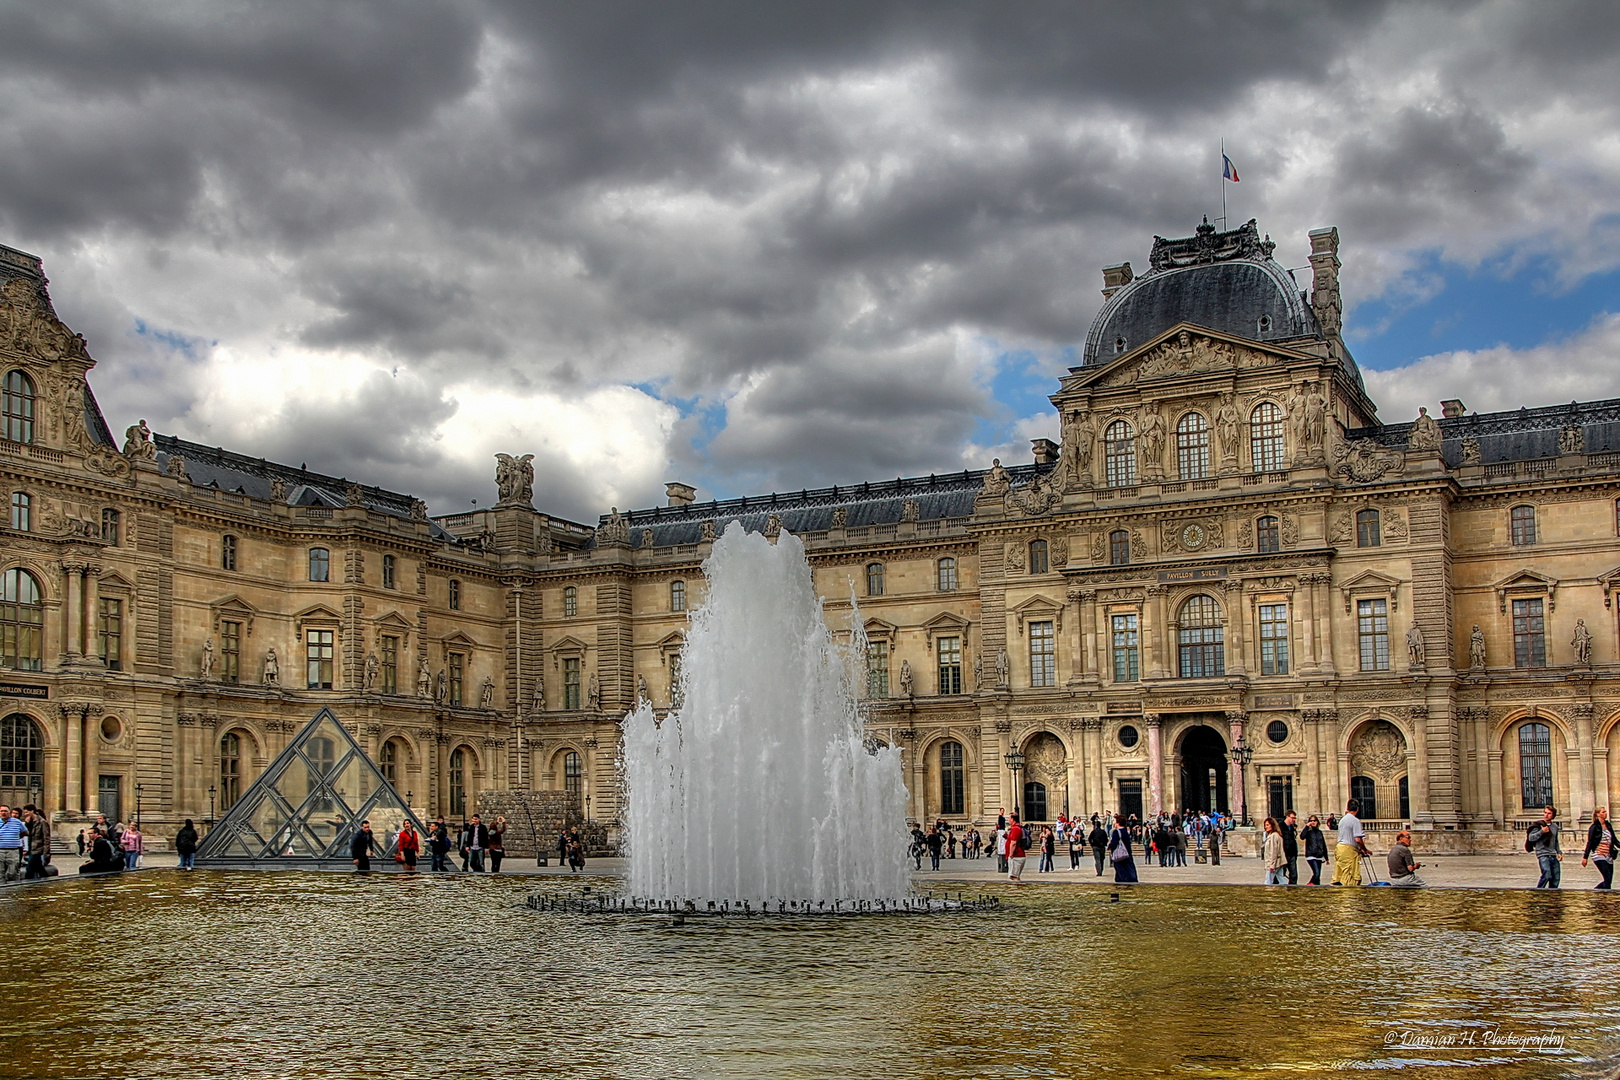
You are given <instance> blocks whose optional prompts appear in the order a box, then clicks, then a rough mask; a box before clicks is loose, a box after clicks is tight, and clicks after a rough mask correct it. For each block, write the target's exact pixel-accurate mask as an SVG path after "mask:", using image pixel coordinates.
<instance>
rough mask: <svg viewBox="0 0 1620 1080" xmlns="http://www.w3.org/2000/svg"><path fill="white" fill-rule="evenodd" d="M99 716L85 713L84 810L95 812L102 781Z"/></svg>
mask: <svg viewBox="0 0 1620 1080" xmlns="http://www.w3.org/2000/svg"><path fill="white" fill-rule="evenodd" d="M98 720H99V718H98V717H95V716H92V715H90V714H89V713H85V714H84V812H85V813H87V814H92V815H93V814H94V813H95V812H96V807H97V803H98V799H99V796H98V795H97V791H98V790H99V787H100V783H101V732H100V731H99V730H98V729H99V728H100V727H101V725H100V723H98Z"/></svg>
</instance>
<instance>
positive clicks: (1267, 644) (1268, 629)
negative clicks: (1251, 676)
mask: <svg viewBox="0 0 1620 1080" xmlns="http://www.w3.org/2000/svg"><path fill="white" fill-rule="evenodd" d="M1260 674H1262V675H1286V674H1288V605H1287V604H1261V605H1260Z"/></svg>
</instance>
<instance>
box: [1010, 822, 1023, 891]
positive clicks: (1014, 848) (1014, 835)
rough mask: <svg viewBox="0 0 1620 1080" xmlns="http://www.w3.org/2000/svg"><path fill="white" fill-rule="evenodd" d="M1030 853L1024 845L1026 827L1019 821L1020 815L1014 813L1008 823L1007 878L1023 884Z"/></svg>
mask: <svg viewBox="0 0 1620 1080" xmlns="http://www.w3.org/2000/svg"><path fill="white" fill-rule="evenodd" d="M1027 855H1028V852H1027V850H1026V849H1025V847H1024V827H1023V826H1022V825H1020V824H1019V823H1018V815H1017V814H1014V815H1013V816H1012V820H1011V821H1010V822H1008V824H1007V880H1008V881H1016V882H1018V883H1019V884H1022V883H1023V881H1024V862H1025V859H1026V856H1027Z"/></svg>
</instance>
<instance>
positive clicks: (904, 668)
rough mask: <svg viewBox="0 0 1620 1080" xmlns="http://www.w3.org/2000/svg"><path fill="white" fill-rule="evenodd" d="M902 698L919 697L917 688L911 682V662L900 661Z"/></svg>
mask: <svg viewBox="0 0 1620 1080" xmlns="http://www.w3.org/2000/svg"><path fill="white" fill-rule="evenodd" d="M900 696H901V697H907V698H913V697H916V696H917V688H916V686H915V685H914V684H913V683H912V681H911V661H910V660H902V661H900Z"/></svg>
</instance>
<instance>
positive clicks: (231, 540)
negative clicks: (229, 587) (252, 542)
mask: <svg viewBox="0 0 1620 1080" xmlns="http://www.w3.org/2000/svg"><path fill="white" fill-rule="evenodd" d="M219 568H220V569H221V570H235V569H236V537H234V536H230V535H228V534H227V535H225V536H222V537H220V540H219Z"/></svg>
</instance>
